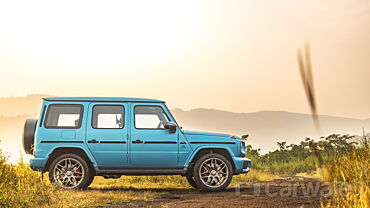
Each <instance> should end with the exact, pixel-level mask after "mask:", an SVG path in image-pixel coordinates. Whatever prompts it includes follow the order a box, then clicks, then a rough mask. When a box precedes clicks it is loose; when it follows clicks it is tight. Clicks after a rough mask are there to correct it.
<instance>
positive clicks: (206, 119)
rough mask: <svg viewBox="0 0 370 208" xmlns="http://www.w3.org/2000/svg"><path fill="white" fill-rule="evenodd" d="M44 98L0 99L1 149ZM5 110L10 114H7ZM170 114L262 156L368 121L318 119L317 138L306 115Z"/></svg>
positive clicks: (358, 128)
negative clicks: (243, 141)
mask: <svg viewBox="0 0 370 208" xmlns="http://www.w3.org/2000/svg"><path fill="white" fill-rule="evenodd" d="M45 96H49V95H42V94H33V95H28V96H25V97H12V98H10V99H9V100H10V101H9V100H7V99H6V98H0V139H1V140H2V143H0V145H1V146H3V147H4V146H5V148H6V149H8V147H10V148H13V149H14V148H17V147H18V149H20V148H21V137H22V131H23V125H24V121H25V119H27V118H32V117H33V118H35V117H37V116H38V115H39V111H40V109H41V102H42V97H45ZM9 109H11V110H10V111H8V110H9ZM4 112H5V113H4ZM171 112H172V114H173V115H174V117H175V118H176V120H177V122H178V123H179V125H181V126H183V127H184V129H189V130H198V131H209V132H220V133H228V134H233V135H237V136H241V135H244V134H249V135H250V137H249V139H248V144H251V145H252V146H254V147H258V148H261V149H262V151H263V152H267V151H270V150H274V149H276V148H277V145H276V143H277V142H281V141H286V142H288V143H297V142H300V141H302V140H303V139H305V138H306V137H310V138H312V139H318V138H320V137H321V136H328V135H330V134H334V133H336V134H352V135H361V134H362V128H365V130H368V129H370V118H369V119H364V120H363V119H356V118H346V117H340V116H329V115H319V116H318V118H319V120H320V124H321V129H322V132H321V133H320V134H319V133H317V132H316V128H315V126H314V124H313V121H312V116H311V115H310V114H305V113H295V112H289V111H273V110H264V111H258V112H250V113H238V112H229V111H225V110H217V109H207V108H195V109H191V110H182V109H180V108H175V109H173V110H171ZM17 151H19V150H17ZM17 151H15V152H17ZM13 152H14V151H13Z"/></svg>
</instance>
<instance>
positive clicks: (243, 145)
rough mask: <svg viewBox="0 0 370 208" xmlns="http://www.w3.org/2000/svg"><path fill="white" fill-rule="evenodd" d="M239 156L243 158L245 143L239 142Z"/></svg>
mask: <svg viewBox="0 0 370 208" xmlns="http://www.w3.org/2000/svg"><path fill="white" fill-rule="evenodd" d="M240 156H242V157H245V142H244V141H240Z"/></svg>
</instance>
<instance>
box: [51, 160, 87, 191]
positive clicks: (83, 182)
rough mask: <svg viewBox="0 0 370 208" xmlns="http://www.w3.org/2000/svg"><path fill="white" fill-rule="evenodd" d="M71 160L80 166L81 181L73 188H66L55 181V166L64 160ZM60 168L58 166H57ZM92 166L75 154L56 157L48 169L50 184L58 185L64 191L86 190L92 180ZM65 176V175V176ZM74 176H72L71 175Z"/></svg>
mask: <svg viewBox="0 0 370 208" xmlns="http://www.w3.org/2000/svg"><path fill="white" fill-rule="evenodd" d="M68 159H70V160H72V161H76V162H78V163H79V164H80V165H81V170H80V171H81V173H82V174H81V177H82V178H81V179H80V181H79V184H78V185H76V186H74V187H67V186H64V185H63V184H61V183H60V182H59V181H57V179H56V176H55V172H56V171H57V170H56V169H55V168H56V165H57V164H58V163H60V162H63V161H66V160H68ZM58 167H60V166H58ZM92 170H93V169H92V166H91V165H90V164H89V163H88V162H87V161H86V160H85V159H84V158H83V157H81V156H79V155H77V154H63V155H60V156H59V157H57V158H56V159H54V160H53V162H52V163H51V164H50V168H49V180H50V182H51V183H54V184H56V185H58V186H59V187H61V188H64V189H85V188H87V187H88V186H89V185H90V184H91V183H92V182H93V180H94V171H92ZM65 175H67V174H65ZM73 175H74V174H73Z"/></svg>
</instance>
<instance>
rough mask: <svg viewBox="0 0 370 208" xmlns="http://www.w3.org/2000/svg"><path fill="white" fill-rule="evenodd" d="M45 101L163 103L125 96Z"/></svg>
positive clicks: (66, 98)
mask: <svg viewBox="0 0 370 208" xmlns="http://www.w3.org/2000/svg"><path fill="white" fill-rule="evenodd" d="M43 99H44V100H45V101H65V102H140V103H142V102H143V103H164V101H162V100H155V99H145V98H126V97H46V98H43Z"/></svg>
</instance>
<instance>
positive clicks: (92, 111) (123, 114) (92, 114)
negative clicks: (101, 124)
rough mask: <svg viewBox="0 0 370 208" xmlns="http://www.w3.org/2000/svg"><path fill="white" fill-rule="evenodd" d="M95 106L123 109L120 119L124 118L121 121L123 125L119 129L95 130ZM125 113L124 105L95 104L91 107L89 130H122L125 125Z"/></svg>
mask: <svg viewBox="0 0 370 208" xmlns="http://www.w3.org/2000/svg"><path fill="white" fill-rule="evenodd" d="M95 106H108V107H109V106H118V107H122V108H123V113H122V117H123V118H124V119H123V125H122V127H121V128H95V127H94V125H93V121H94V108H95ZM125 111H126V109H125V106H124V105H104V104H95V105H93V107H92V109H91V128H93V129H103V130H104V129H109V130H122V129H124V128H125V124H126V122H125V120H126V115H125Z"/></svg>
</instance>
